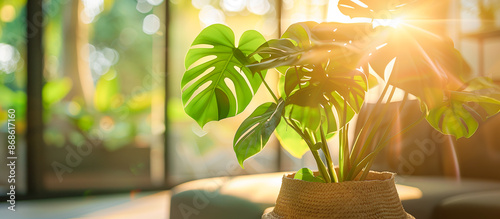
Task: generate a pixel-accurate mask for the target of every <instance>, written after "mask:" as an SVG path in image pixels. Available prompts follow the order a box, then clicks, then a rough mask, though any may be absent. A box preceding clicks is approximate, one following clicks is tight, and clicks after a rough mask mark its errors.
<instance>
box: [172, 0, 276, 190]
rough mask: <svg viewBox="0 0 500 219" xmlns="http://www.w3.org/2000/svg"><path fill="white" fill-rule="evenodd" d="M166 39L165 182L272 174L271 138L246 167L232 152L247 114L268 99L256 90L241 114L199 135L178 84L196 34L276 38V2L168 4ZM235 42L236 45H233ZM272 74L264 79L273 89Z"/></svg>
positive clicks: (273, 144) (273, 152)
mask: <svg viewBox="0 0 500 219" xmlns="http://www.w3.org/2000/svg"><path fill="white" fill-rule="evenodd" d="M170 3H171V10H170V11H171V21H170V30H171V31H170V35H169V42H170V43H169V45H170V48H169V66H168V72H169V84H168V89H169V95H170V96H169V97H170V101H169V108H168V110H167V111H168V116H169V117H168V118H169V122H170V123H169V137H168V139H169V141H168V148H169V151H168V162H169V170H168V171H169V173H170V174H169V180H170V182H171V183H174V184H175V183H179V182H182V181H186V180H189V179H193V178H201V177H210V176H220V175H235V174H245V173H257V172H259V173H260V172H270V171H276V170H277V160H276V156H277V148H276V146H277V141H276V139H274V138H272V139H270V141H269V142H268V144H267V146H266V147H265V148H264V150H263V151H262V152H261V153H260V154H258V155H257V156H254V157H252V158H250V159H248V160H247V161H246V162H245V169H242V168H241V167H240V166H239V164H238V161H237V159H236V156H235V154H234V151H233V146H232V143H233V137H234V134H235V132H236V130H237V128H238V125H239V124H240V123H241V122H242V121H243V120H244V119H245V118H246V116H248V115H250V113H251V112H252V111H253V110H254V109H255V108H256V107H257V106H259V105H260V104H262V103H264V102H265V101H272V97H271V96H270V94H269V93H267V91H266V90H265V88H264V86H261V88H260V90H259V91H258V92H257V93H256V95H255V97H254V100H253V101H252V102H251V103H250V105H249V106H248V107H247V109H245V111H244V112H243V113H242V114H240V115H238V116H236V117H234V118H228V119H224V120H222V121H220V122H210V123H208V124H207V125H205V127H204V128H203V129H202V128H200V127H199V126H198V125H197V123H196V122H195V121H194V120H193V119H191V118H190V117H188V116H187V114H186V113H185V112H184V110H183V107H182V101H181V99H180V96H181V90H180V84H181V83H180V82H181V78H182V75H183V73H184V71H185V67H184V57H185V55H186V53H187V51H188V49H189V47H190V45H191V43H192V42H193V40H194V38H195V37H196V36H197V35H198V34H199V33H200V31H201V30H202V29H203V28H205V27H207V26H209V25H211V24H214V23H222V24H225V25H227V26H229V27H230V28H231V29H233V31H234V32H235V34H234V35H235V38H236V39H239V37H240V36H241V34H242V33H243V32H244V31H246V30H250V29H255V30H258V31H259V32H261V33H263V35H264V36H265V37H266V38H267V39H270V38H276V37H277V36H278V19H277V12H278V11H277V7H276V6H277V1H275V0H259V1H246V0H243V1H226V0H220V1H219V0H216V1H203V0H193V1H180V0H175V1H174V0H171V1H170ZM236 41H237V40H236ZM277 75H278V74H277V73H276V72H270V73H268V74H267V78H268V79H272V80H274V82H273V83H277Z"/></svg>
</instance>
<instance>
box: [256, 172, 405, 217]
mask: <svg viewBox="0 0 500 219" xmlns="http://www.w3.org/2000/svg"><path fill="white" fill-rule="evenodd" d="M293 176H294V174H286V175H285V176H283V183H282V185H281V190H280V193H279V195H278V199H277V200H276V206H275V207H274V209H273V211H271V212H269V213H266V214H264V215H263V216H262V218H263V219H271V218H273V219H274V218H287V219H288V218H300V219H303V218H405V219H406V218H414V217H413V216H411V215H410V214H408V213H406V212H405V210H404V209H403V206H402V205H401V201H400V200H399V196H398V193H397V190H396V185H395V183H394V174H393V173H389V172H375V171H370V173H369V174H368V176H367V178H366V180H365V181H348V182H342V183H317V182H306V181H302V180H296V179H293Z"/></svg>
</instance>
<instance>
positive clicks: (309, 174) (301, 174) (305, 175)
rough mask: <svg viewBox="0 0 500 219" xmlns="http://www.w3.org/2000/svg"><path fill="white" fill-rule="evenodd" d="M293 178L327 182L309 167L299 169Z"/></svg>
mask: <svg viewBox="0 0 500 219" xmlns="http://www.w3.org/2000/svg"><path fill="white" fill-rule="evenodd" d="M293 178H294V179H299V180H303V181H307V182H320V183H324V182H325V180H324V179H322V178H320V177H316V176H314V173H313V171H312V170H310V169H309V168H302V169H300V170H299V171H297V173H295V176H294V177H293Z"/></svg>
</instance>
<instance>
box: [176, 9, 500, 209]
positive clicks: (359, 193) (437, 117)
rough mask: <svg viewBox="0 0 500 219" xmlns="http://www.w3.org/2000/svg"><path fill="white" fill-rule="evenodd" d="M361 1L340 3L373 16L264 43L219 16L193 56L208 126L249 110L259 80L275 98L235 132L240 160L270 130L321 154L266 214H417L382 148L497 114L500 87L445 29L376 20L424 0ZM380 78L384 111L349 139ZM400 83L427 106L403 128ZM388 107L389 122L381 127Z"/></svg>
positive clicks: (190, 61)
mask: <svg viewBox="0 0 500 219" xmlns="http://www.w3.org/2000/svg"><path fill="white" fill-rule="evenodd" d="M364 2H365V5H363V6H360V5H358V4H356V3H354V2H352V1H350V0H341V1H340V3H339V8H340V9H341V12H343V13H344V14H346V15H349V16H351V17H369V18H372V22H367V23H332V22H330V23H316V22H302V23H296V24H293V25H291V26H290V27H289V28H288V29H287V30H286V31H285V32H284V33H283V35H282V36H281V38H279V39H271V40H267V41H266V40H265V39H264V38H263V37H262V35H261V34H259V33H258V32H257V31H254V30H249V31H246V32H245V33H243V34H242V36H241V37H240V39H239V42H238V44H235V37H234V34H233V32H232V31H231V29H230V28H229V27H227V26H224V25H221V24H215V25H212V26H209V27H207V28H205V29H204V30H203V31H202V32H201V33H200V34H199V35H198V37H197V38H196V39H195V40H194V42H193V44H192V46H193V47H192V48H191V49H190V50H189V51H188V53H187V56H186V60H185V66H186V69H187V70H186V72H185V74H184V76H183V78H182V82H181V84H182V85H181V86H182V100H183V103H184V107H185V111H186V113H187V114H188V115H189V116H191V117H192V118H193V119H195V120H196V121H197V122H198V124H199V125H200V126H202V127H203V126H204V125H205V124H206V123H208V122H210V121H218V120H222V119H225V118H228V117H232V116H235V115H238V114H239V113H241V112H242V111H243V110H244V109H245V108H246V107H247V105H248V104H249V103H250V101H251V100H252V97H253V96H254V94H255V92H256V91H257V89H258V88H259V87H260V86H261V85H263V86H265V87H266V89H267V90H268V91H269V94H270V95H271V96H272V97H273V99H274V102H267V103H262V105H260V106H259V107H257V108H256V109H255V110H254V111H253V113H251V114H250V116H249V117H248V118H247V119H245V120H244V121H243V122H242V123H241V125H240V127H239V128H238V130H237V131H236V134H235V137H234V151H235V153H236V157H237V159H238V161H239V163H240V165H241V166H242V167H243V162H244V161H245V160H246V159H247V158H249V157H251V156H253V155H255V154H257V153H258V152H260V151H261V150H262V148H263V147H264V146H265V145H266V143H267V141H268V139H269V138H270V136H271V135H272V134H273V132H274V133H275V134H276V135H277V137H278V139H279V140H280V142H281V143H282V145H283V147H284V148H285V149H286V150H291V151H293V150H300V149H297V148H300V147H301V146H302V147H307V148H308V149H309V150H310V151H311V153H312V155H313V156H314V159H315V161H316V163H317V167H318V171H317V172H312V171H311V170H309V169H301V170H299V171H298V172H297V173H295V174H290V175H285V176H284V178H283V185H282V189H281V191H280V195H279V197H278V200H277V206H276V208H275V209H274V211H273V212H271V213H269V214H267V215H265V216H264V217H269V218H278V217H286V218H304V217H331V216H335V215H336V216H341V217H346V216H347V217H352V218H359V217H362V218H380V217H396V218H406V217H411V216H410V215H408V214H406V213H405V212H404V209H403V208H402V206H401V203H400V201H399V199H398V197H397V192H396V190H395V186H394V175H393V174H390V173H386V172H384V173H379V172H374V171H369V170H370V168H371V165H372V163H373V161H374V158H375V156H376V155H377V153H378V152H380V150H381V149H383V148H384V147H385V146H386V145H387V144H388V142H390V140H391V139H392V138H394V137H396V136H398V135H400V134H402V133H405V132H407V131H409V130H411V128H412V127H413V126H415V125H416V124H418V123H419V122H420V121H423V120H427V122H428V123H429V124H430V125H431V126H432V127H434V128H435V129H437V130H438V131H440V132H442V133H444V134H449V135H453V136H455V137H456V138H462V137H470V136H471V135H472V134H473V133H474V132H475V131H476V129H477V128H478V120H480V119H486V118H488V117H490V116H492V115H494V114H496V113H498V112H499V111H500V100H498V99H497V98H498V97H500V96H499V92H498V88H497V86H496V85H495V84H494V83H493V82H491V80H489V79H488V78H484V77H474V76H473V74H472V73H471V70H470V68H469V67H468V65H467V64H466V63H465V61H464V60H463V58H462V56H461V55H460V53H459V52H458V51H457V50H456V49H455V48H454V45H453V42H452V41H451V40H450V39H449V38H447V37H444V36H442V35H441V34H440V33H439V31H436V30H434V29H425V27H422V26H419V25H418V24H412V23H410V22H407V23H405V22H403V23H401V24H400V25H399V26H398V27H394V26H376V27H374V25H373V22H374V21H375V20H376V19H378V18H381V17H383V18H385V19H387V18H388V16H387V15H388V14H389V15H390V16H394V17H395V16H397V15H402V14H404V10H407V9H408V8H411V7H415V4H418V2H417V3H415V2H416V1H413V0H401V1H397V2H398V4H393V3H387V2H384V1H372V0H365V1H364ZM382 15H383V16H382ZM394 20H395V19H394ZM269 69H276V70H277V72H279V74H280V82H279V84H278V90H279V93H274V92H273V91H272V89H271V85H270V84H269V83H268V82H266V80H265V79H266V74H267V70H269ZM375 86H379V87H381V88H383V89H382V92H380V93H379V97H378V100H377V101H376V104H375V105H374V108H375V109H376V110H373V111H372V112H377V113H371V114H370V115H369V116H368V118H367V119H366V121H364V123H363V125H362V127H361V128H360V129H359V130H360V131H359V132H357V133H356V135H355V137H354V138H353V139H349V137H348V133H349V129H352V124H350V121H351V119H352V118H353V117H354V116H355V115H356V114H358V113H360V112H361V111H363V110H365V108H363V107H362V106H363V104H364V102H365V99H366V93H367V92H368V91H369V90H370V89H371V88H373V87H375ZM396 92H402V93H403V100H402V101H400V103H399V109H400V110H401V109H403V108H404V107H405V103H406V101H407V100H408V99H409V98H410V97H413V98H415V99H417V100H418V101H419V103H420V104H419V105H420V110H421V112H422V113H421V116H420V118H419V119H417V120H416V121H415V123H413V124H412V125H410V126H409V127H405V128H403V129H401V130H397V132H396V134H394V129H396V128H395V126H393V125H392V124H393V123H394V121H395V116H393V117H394V118H391V117H390V115H389V116H387V115H386V112H387V110H388V104H386V103H388V102H390V101H391V99H392V98H393V97H394V94H395V93H396ZM384 116H385V119H388V118H389V120H390V123H389V125H388V126H385V127H387V128H386V129H381V128H380V127H381V126H380V124H381V122H382V120H383V119H384ZM376 134H378V135H379V137H378V138H375V137H374V136H375V135H376ZM333 135H338V139H339V142H338V148H339V151H338V154H339V160H338V163H339V165H338V167H334V165H333V160H332V156H331V152H330V148H329V146H328V143H327V142H328V140H329V139H330V138H331V137H332V136H333ZM290 142H292V144H295V145H290ZM342 198H343V199H342Z"/></svg>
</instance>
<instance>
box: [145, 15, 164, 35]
mask: <svg viewBox="0 0 500 219" xmlns="http://www.w3.org/2000/svg"><path fill="white" fill-rule="evenodd" d="M159 29H160V18H158V16H156V15H154V14H149V15H148V16H146V17H145V18H144V22H143V23H142V31H144V33H146V34H149V35H153V34H155V33H156V32H158V30H159Z"/></svg>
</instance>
